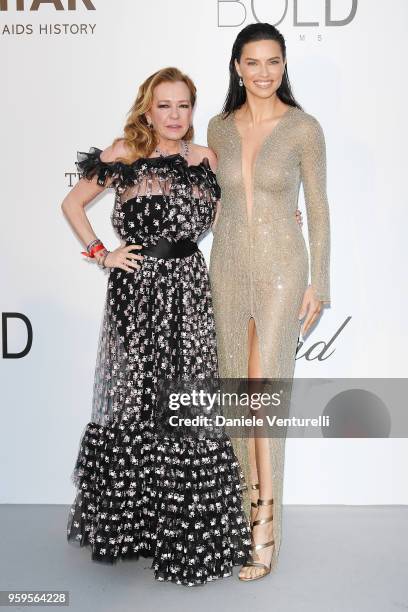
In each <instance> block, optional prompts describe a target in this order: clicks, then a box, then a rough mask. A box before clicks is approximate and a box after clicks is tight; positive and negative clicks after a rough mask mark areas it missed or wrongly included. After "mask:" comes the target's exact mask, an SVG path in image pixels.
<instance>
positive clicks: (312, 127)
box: [208, 23, 330, 580]
mask: <svg viewBox="0 0 408 612" xmlns="http://www.w3.org/2000/svg"><path fill="white" fill-rule="evenodd" d="M208 144H209V146H210V147H211V149H212V150H213V151H214V152H215V153H216V155H217V158H218V167H217V180H218V182H219V185H220V187H221V202H220V208H219V211H218V213H217V222H216V225H215V227H213V233H214V240H213V245H212V251H211V260H210V279H211V287H212V295H213V304H214V312H215V321H216V331H217V346H218V357H219V371H220V376H221V377H223V378H246V377H248V378H249V379H251V380H250V381H249V384H250V386H251V385H254V384H255V387H254V388H256V389H258V388H259V382H260V381H259V379H262V378H263V379H292V377H293V371H294V366H295V354H296V349H297V343H298V339H299V333H300V326H301V320H302V319H304V322H303V330H302V332H303V334H305V333H306V332H307V331H308V330H309V329H310V327H311V326H312V325H313V324H314V323H315V322H316V321H317V319H318V317H319V314H320V312H321V309H322V305H323V304H324V303H329V302H330V291H329V247H330V231H329V209H328V202H327V197H326V156H325V141H324V135H323V131H322V128H321V126H320V124H319V122H318V120H317V119H316V118H315V117H314V116H312V115H310V114H308V113H306V112H305V111H303V110H302V109H301V107H300V106H299V104H298V103H297V102H296V101H295V99H294V97H293V94H292V92H291V88H290V83H289V77H288V71H287V62H286V46H285V41H284V38H283V36H282V35H281V34H280V32H279V31H278V30H277V29H276V28H275V27H274V26H272V25H270V24H262V23H257V24H251V25H249V26H247V27H246V28H244V29H243V30H242V31H241V32H240V33H239V34H238V37H237V39H236V41H235V43H234V46H233V49H232V56H231V61H230V86H229V91H228V94H227V98H226V101H225V105H224V108H223V112H222V113H220V114H219V115H216V116H215V117H213V118H212V119H211V121H210V123H209V128H208ZM301 182H303V188H304V194H305V202H306V209H307V221H308V233H309V247H310V258H311V266H310V267H311V284H310V285H309V286H308V276H309V258H308V253H307V248H306V244H305V240H304V238H303V234H302V231H301V229H300V227H299V224H298V223H297V222H296V218H295V211H296V207H297V200H298V194H299V187H300V183H301ZM257 379H258V382H257ZM257 385H258V386H257ZM233 443H234V447H235V450H236V454H237V456H238V458H239V460H240V462H241V466H242V468H243V471H244V474H245V482H246V489H247V490H246V494H245V508H246V512H247V514H248V515H250V519H251V524H252V539H253V546H252V550H251V558H250V559H249V561H248V563H247V564H246V565H245V566H244V567H243V568H242V569H241V571H240V574H239V577H240V578H241V579H243V580H253V579H257V578H261V577H263V576H266V575H267V574H268V573H269V572H270V571H271V569H273V568H274V567H275V566H276V563H277V560H278V554H279V549H280V543H281V514H282V507H281V506H282V491H283V471H284V452H285V437H284V436H283V437H278V436H276V437H273V436H272V435H270V436H267V435H265V436H260V437H256V436H254V435H253V436H251V437H241V438H234V439H233Z"/></svg>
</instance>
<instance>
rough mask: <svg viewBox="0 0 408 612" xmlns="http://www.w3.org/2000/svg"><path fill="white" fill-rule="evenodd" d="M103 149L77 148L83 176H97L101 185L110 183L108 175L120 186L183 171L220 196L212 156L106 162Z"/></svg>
mask: <svg viewBox="0 0 408 612" xmlns="http://www.w3.org/2000/svg"><path fill="white" fill-rule="evenodd" d="M101 153H102V149H100V148H99V147H90V149H89V151H88V152H85V151H77V159H78V161H76V162H75V164H76V166H77V169H78V172H79V174H80V176H81V177H86V178H88V179H91V178H92V177H93V176H94V175H95V174H96V175H97V182H98V184H99V185H101V186H104V185H105V184H106V179H107V177H113V179H114V180H113V181H112V186H113V187H115V188H116V187H119V188H120V189H123V188H125V187H126V186H131V185H132V183H134V182H135V181H138V180H140V179H141V178H142V176H143V175H144V174H145V173H146V172H147V173H150V172H152V173H155V174H160V175H162V176H163V175H165V174H166V173H167V172H169V173H170V174H173V173H176V174H182V175H183V176H184V177H186V178H187V179H188V181H189V182H191V183H192V184H196V185H197V184H202V186H203V187H204V186H206V187H207V188H209V189H211V190H212V191H213V193H214V195H215V197H216V198H219V197H220V188H219V185H218V183H217V179H216V175H215V173H214V172H213V170H212V169H211V166H210V162H209V159H208V157H204V158H203V159H202V160H201V161H200V162H199V163H198V164H189V163H188V162H187V160H186V158H185V157H183V155H181V154H180V153H173V154H171V155H160V156H157V157H139V158H138V159H136V160H135V161H134V162H131V163H125V162H121V161H111V162H107V161H103V160H102V159H101Z"/></svg>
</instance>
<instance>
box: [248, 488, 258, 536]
mask: <svg viewBox="0 0 408 612" xmlns="http://www.w3.org/2000/svg"><path fill="white" fill-rule="evenodd" d="M251 489H252V490H253V491H259V482H257V483H256V484H251ZM258 499H259V498H258ZM251 508H258V501H257V502H256V503H255V502H253V501H251ZM250 524H251V529H252V512H251V519H250Z"/></svg>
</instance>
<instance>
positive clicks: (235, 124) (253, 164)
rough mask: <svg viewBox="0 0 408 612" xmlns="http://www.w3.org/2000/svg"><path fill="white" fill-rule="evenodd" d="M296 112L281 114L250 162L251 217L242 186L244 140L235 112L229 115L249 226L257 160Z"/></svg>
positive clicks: (253, 206)
mask: <svg viewBox="0 0 408 612" xmlns="http://www.w3.org/2000/svg"><path fill="white" fill-rule="evenodd" d="M294 110H296V107H295V106H289V107H288V109H287V111H286V112H285V113H284V114H283V116H282V117H281V118H280V119H279V121H278V123H277V124H276V125H275V127H274V128H272V130H271V131H270V132H269V133H268V134H267V135H266V136H265V138H263V139H262V142H261V144H260V146H259V149H258V151H257V153H256V155H255V157H254V159H253V162H252V167H251V174H250V178H251V187H250V188H251V191H252V210H251V215H248V202H247V195H246V189H245V184H244V174H243V171H242V170H243V156H242V150H243V142H244V138H243V136H242V134H241V132H240V131H239V129H238V126H237V123H236V119H235V112H232V113H231V114H230V118H231V124H232V128H233V130H234V132H235V134H236V136H237V137H238V141H239V144H240V161H241V163H240V173H241V183H242V187H243V192H244V194H245V210H246V220H247V224H248V225H249V226H251V224H252V218H253V210H254V208H255V197H254V178H255V175H256V167H257V163H258V160H259V158H260V157H261V155H262V152H263V149H264V148H265V146H266V143H267V142H268V141H269V140H270V139H271V138H272V137H273V136H275V135H276V132H277V131H279V128H281V127H282V125H284V124H285V122H286V121H287V119H288V116H290V115H291V114H292V112H293V111H294Z"/></svg>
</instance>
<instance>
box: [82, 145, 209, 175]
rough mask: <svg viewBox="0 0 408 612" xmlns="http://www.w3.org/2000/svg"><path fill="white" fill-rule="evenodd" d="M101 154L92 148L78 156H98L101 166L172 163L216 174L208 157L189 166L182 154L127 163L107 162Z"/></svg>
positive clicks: (98, 150) (142, 158)
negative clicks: (203, 169) (202, 168)
mask: <svg viewBox="0 0 408 612" xmlns="http://www.w3.org/2000/svg"><path fill="white" fill-rule="evenodd" d="M101 153H102V149H99V148H98V147H91V148H90V150H89V152H88V153H86V152H85V151H78V154H81V155H89V154H92V155H94V156H96V157H97V158H98V160H99V161H100V163H101V164H106V165H107V166H117V165H120V166H124V167H125V168H137V167H139V166H143V165H144V164H149V165H153V166H156V165H158V166H163V165H166V164H169V163H170V164H171V163H172V162H181V163H182V164H183V165H184V166H185V167H186V168H200V167H201V166H204V167H205V168H206V169H207V170H209V171H210V172H212V173H213V174H214V172H213V170H212V168H211V165H210V161H209V159H208V157H203V159H202V160H201V161H200V162H199V163H198V164H189V163H188V162H187V160H186V158H185V157H184V156H183V155H181V153H172V154H171V155H158V156H157V157H138V158H137V159H135V161H133V162H130V163H126V162H122V161H119V160H118V161H111V162H108V161H105V160H103V159H102V158H101Z"/></svg>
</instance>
